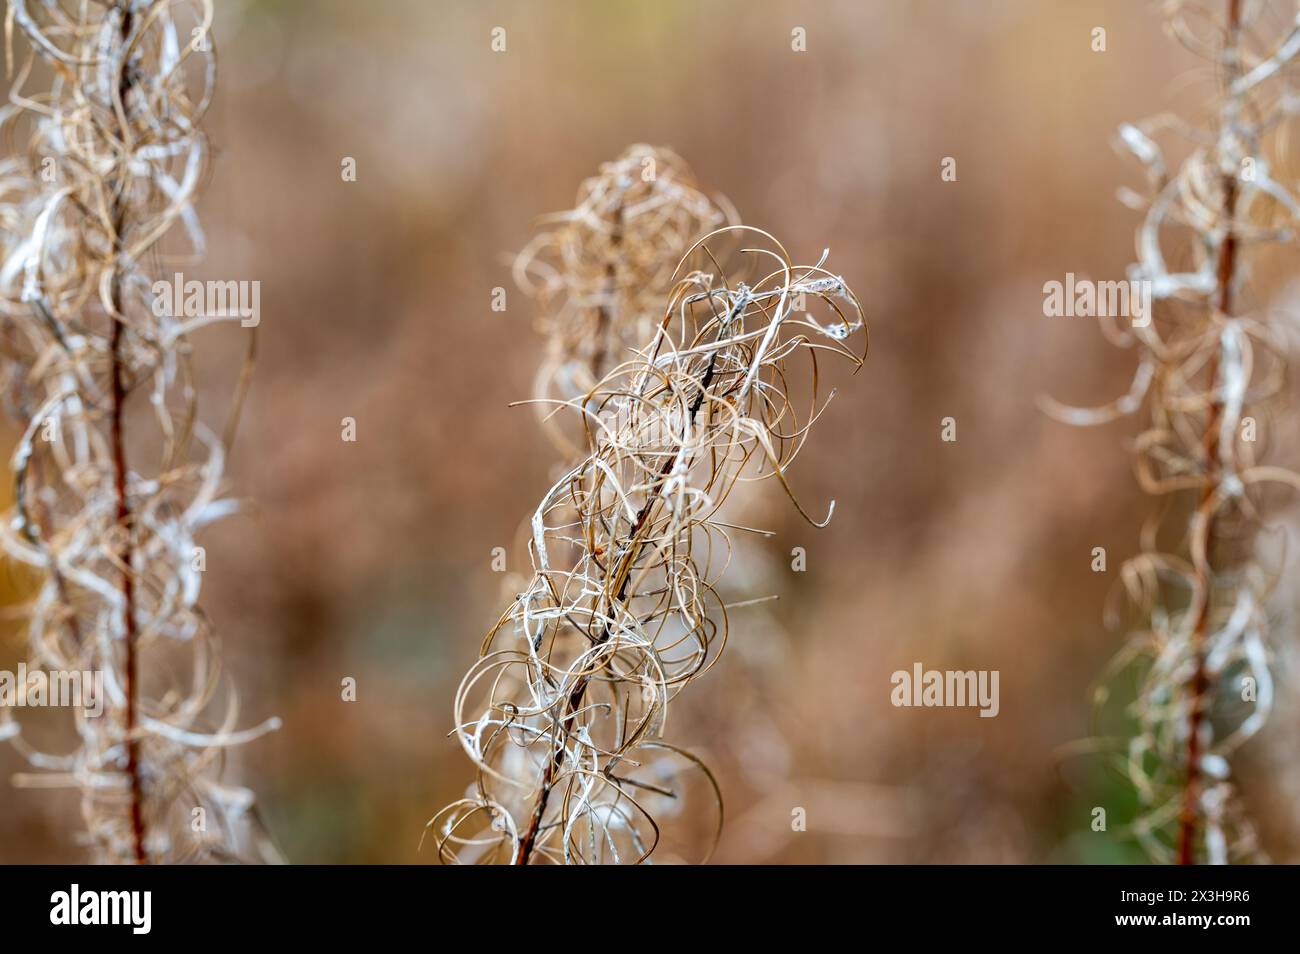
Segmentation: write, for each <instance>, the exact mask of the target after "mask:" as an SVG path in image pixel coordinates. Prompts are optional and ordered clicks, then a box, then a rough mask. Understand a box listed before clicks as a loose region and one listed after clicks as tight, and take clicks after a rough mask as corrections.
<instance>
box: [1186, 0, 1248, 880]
mask: <svg viewBox="0 0 1300 954" xmlns="http://www.w3.org/2000/svg"><path fill="white" fill-rule="evenodd" d="M1227 27H1228V44H1229V47H1228V48H1229V50H1231V51H1232V52H1231V54H1230V57H1229V72H1230V74H1231V73H1233V72H1235V70H1236V51H1235V48H1236V45H1237V36H1238V32H1239V30H1240V27H1241V6H1240V0H1229V3H1228V24H1227ZM1233 78H1234V77H1233V76H1232V75H1229V77H1228V82H1231V81H1232V79H1233ZM1236 207H1237V178H1236V176H1235V175H1225V176H1224V177H1223V219H1224V222H1225V224H1226V232H1225V234H1224V236H1223V242H1222V244H1221V245H1220V246H1219V258H1218V262H1217V263H1216V268H1215V279H1216V284H1217V295H1216V301H1215V308H1216V310H1217V311H1218V313H1219V314H1220V315H1222V316H1224V317H1228V316H1229V315H1230V314H1231V312H1232V283H1233V277H1234V275H1235V273H1236V268H1237V237H1236V235H1235V233H1234V231H1233V218H1234V216H1235V215H1236ZM1208 373H1209V386H1210V389H1211V392H1212V397H1211V400H1210V406H1209V409H1208V411H1207V413H1206V419H1205V442H1204V448H1203V449H1204V456H1205V485H1204V487H1203V488H1202V490H1201V499H1200V504H1199V508H1198V509H1199V511H1200V512H1202V513H1205V514H1206V517H1205V519H1206V527H1205V558H1206V563H1207V564H1209V561H1210V560H1211V558H1212V555H1213V553H1214V539H1215V515H1214V514H1213V513H1208V510H1209V508H1210V506H1211V505H1212V500H1213V498H1214V496H1215V494H1216V493H1217V491H1218V485H1219V480H1220V473H1219V470H1220V468H1219V454H1220V447H1219V428H1220V423H1221V421H1222V418H1223V401H1222V400H1221V399H1220V398H1219V396H1218V393H1217V392H1218V378H1219V353H1218V352H1215V355H1214V358H1213V359H1212V360H1211V362H1210V366H1209V371H1208ZM1197 584H1198V586H1199V590H1200V597H1199V600H1198V602H1197V606H1196V623H1195V626H1194V627H1193V630H1192V651H1193V652H1194V653H1195V655H1196V669H1195V672H1194V673H1193V674H1192V684H1191V700H1190V702H1189V709H1188V719H1187V772H1186V777H1185V779H1184V783H1183V803H1182V808H1181V811H1180V813H1179V825H1178V829H1179V831H1178V863H1179V864H1180V865H1191V864H1195V863H1196V840H1197V832H1198V829H1199V827H1200V826H1199V821H1200V797H1201V784H1202V779H1201V758H1202V753H1201V726H1202V724H1203V723H1204V721H1205V708H1206V697H1207V695H1208V693H1209V688H1210V686H1209V673H1208V672H1207V671H1206V667H1205V655H1206V652H1205V644H1206V639H1207V636H1208V633H1209V627H1210V609H1211V605H1212V596H1213V594H1212V592H1211V590H1212V588H1213V585H1214V579H1213V572H1212V568H1211V567H1209V566H1207V568H1206V569H1204V570H1201V571H1199V572H1198V573H1197Z"/></svg>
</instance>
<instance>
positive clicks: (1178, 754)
mask: <svg viewBox="0 0 1300 954" xmlns="http://www.w3.org/2000/svg"><path fill="white" fill-rule="evenodd" d="M1294 9H1295V8H1293V13H1292V16H1293V17H1294V15H1295V14H1294ZM1247 10H1254V11H1256V12H1261V11H1262V10H1263V8H1262V7H1259V6H1252V5H1244V4H1242V3H1240V2H1238V0H1227V2H1226V11H1227V12H1226V16H1224V17H1221V18H1217V19H1216V18H1215V17H1213V16H1211V15H1210V13H1209V11H1208V10H1207V9H1206V8H1205V7H1203V6H1199V5H1193V4H1190V3H1183V2H1180V0H1173V2H1169V3H1167V4H1166V15H1167V18H1168V19H1167V27H1168V31H1169V32H1170V34H1171V35H1173V36H1174V37H1176V38H1177V39H1179V40H1180V41H1181V42H1182V43H1183V44H1184V45H1185V46H1186V47H1187V48H1188V49H1190V50H1192V51H1193V52H1195V53H1198V54H1199V55H1201V56H1203V57H1205V58H1206V59H1207V60H1209V61H1210V62H1211V63H1212V64H1213V65H1214V67H1215V69H1216V71H1217V75H1218V79H1219V82H1220V84H1221V91H1220V94H1219V96H1218V99H1217V101H1216V103H1215V108H1214V115H1213V117H1212V119H1211V121H1210V123H1209V124H1208V125H1207V126H1206V127H1204V128H1202V127H1198V126H1195V125H1193V124H1191V123H1189V122H1185V121H1183V120H1181V119H1179V118H1176V117H1171V116H1161V117H1157V118H1156V119H1153V120H1149V121H1147V122H1145V123H1141V124H1138V125H1127V126H1124V127H1123V128H1122V129H1121V131H1120V141H1121V144H1122V146H1123V147H1124V148H1125V149H1126V150H1127V151H1129V152H1131V153H1132V154H1133V155H1134V156H1136V157H1137V159H1138V160H1139V161H1141V162H1142V163H1143V165H1144V166H1145V168H1146V172H1147V181H1148V186H1149V191H1148V194H1147V195H1146V196H1145V197H1142V196H1138V195H1136V194H1134V193H1126V194H1125V196H1126V199H1127V201H1128V202H1129V204H1131V205H1133V206H1134V207H1135V208H1138V209H1140V210H1141V211H1143V213H1144V217H1143V221H1142V224H1141V225H1140V227H1139V228H1138V232H1137V251H1138V261H1137V264H1136V265H1135V266H1133V268H1132V275H1131V277H1132V278H1135V279H1140V280H1145V281H1148V282H1150V283H1151V288H1152V296H1153V298H1154V299H1155V300H1156V302H1157V307H1156V308H1155V313H1154V315H1155V316H1154V320H1153V321H1152V322H1151V323H1150V324H1149V325H1148V326H1147V327H1134V328H1133V329H1132V330H1131V332H1130V331H1124V332H1122V333H1121V332H1119V331H1118V330H1117V329H1114V328H1112V329H1110V334H1111V337H1113V338H1114V339H1115V340H1116V341H1117V342H1118V343H1120V344H1123V345H1126V346H1136V348H1137V350H1138V353H1139V363H1138V370H1137V374H1136V377H1135V380H1134V383H1133V386H1132V388H1131V389H1130V391H1129V393H1128V395H1127V396H1125V397H1124V398H1122V399H1121V400H1119V401H1118V402H1116V403H1115V404H1113V405H1111V406H1109V407H1105V408H1099V409H1096V410H1090V411H1084V410H1075V409H1070V408H1065V407H1063V406H1061V405H1059V404H1056V403H1055V402H1049V406H1048V410H1049V411H1050V412H1051V413H1053V414H1054V415H1055V416H1057V417H1060V418H1061V419H1063V420H1065V421H1067V422H1071V423H1075V424H1081V425H1089V424H1097V423H1103V422H1105V421H1109V420H1113V419H1115V418H1117V417H1119V416H1122V415H1137V416H1139V417H1140V418H1141V419H1142V421H1143V430H1142V433H1141V434H1139V436H1138V438H1137V440H1136V443H1135V450H1136V454H1137V475H1138V479H1139V481H1140V483H1141V486H1142V487H1143V489H1144V490H1145V491H1146V492H1148V493H1150V494H1153V495H1157V496H1160V497H1164V498H1166V501H1167V504H1168V505H1167V506H1165V507H1164V508H1163V510H1162V515H1163V516H1162V519H1161V520H1160V521H1156V522H1153V523H1152V525H1151V526H1149V527H1148V528H1147V530H1146V532H1145V533H1144V534H1143V549H1144V552H1143V553H1141V554H1140V555H1139V556H1137V557H1135V558H1134V559H1132V560H1130V561H1128V562H1127V563H1126V564H1125V565H1124V567H1123V570H1122V575H1121V579H1122V584H1123V591H1124V594H1125V596H1126V597H1127V602H1128V604H1129V606H1130V609H1131V611H1132V614H1133V615H1134V617H1135V619H1136V620H1137V623H1136V626H1135V628H1134V631H1133V633H1132V636H1131V638H1130V640H1129V642H1128V644H1127V645H1126V647H1125V648H1124V650H1123V651H1122V652H1121V653H1120V654H1119V655H1118V656H1117V657H1116V659H1115V660H1114V661H1113V663H1112V665H1111V668H1110V670H1109V671H1108V673H1107V676H1106V679H1107V680H1110V679H1113V678H1115V677H1116V676H1117V675H1118V673H1119V672H1121V671H1125V670H1130V669H1133V670H1134V671H1136V672H1137V674H1138V688H1137V699H1136V702H1135V703H1134V706H1133V713H1132V714H1133V716H1134V718H1135V719H1136V724H1137V731H1136V734H1135V735H1134V736H1133V737H1132V738H1131V740H1129V742H1128V745H1127V751H1126V753H1125V756H1124V758H1123V759H1122V767H1123V769H1124V771H1125V772H1126V774H1127V776H1128V777H1129V778H1130V779H1131V781H1132V783H1133V785H1134V786H1135V787H1136V790H1137V793H1138V795H1139V798H1140V802H1141V804H1142V806H1143V813H1142V814H1141V815H1140V816H1139V817H1138V819H1137V820H1136V821H1135V822H1134V825H1133V832H1134V834H1135V836H1136V837H1137V838H1138V839H1139V841H1140V842H1141V843H1142V844H1143V845H1144V846H1145V847H1146V849H1147V850H1148V851H1149V853H1150V854H1151V856H1152V857H1153V858H1155V859H1157V860H1161V861H1175V860H1176V861H1179V862H1181V863H1184V864H1188V863H1195V862H1198V861H1209V862H1215V863H1225V862H1229V861H1235V860H1249V859H1252V858H1254V857H1256V856H1257V844H1256V837H1255V833H1254V831H1253V829H1252V826H1251V825H1250V823H1249V821H1248V820H1247V819H1246V818H1245V817H1244V814H1243V813H1242V811H1241V809H1240V807H1239V805H1238V802H1237V799H1236V797H1235V794H1236V793H1235V788H1234V784H1233V782H1232V780H1231V772H1230V765H1229V758H1230V756H1231V754H1232V753H1233V752H1234V751H1235V750H1236V749H1237V748H1238V747H1239V746H1240V745H1241V744H1242V743H1243V742H1245V741H1246V740H1247V739H1249V738H1250V737H1251V736H1253V735H1254V734H1255V733H1257V732H1258V731H1259V730H1260V728H1261V727H1262V726H1263V724H1264V722H1265V720H1266V719H1267V718H1268V714H1269V711H1270V709H1271V707H1272V699H1273V684H1272V678H1271V675H1270V670H1269V659H1270V651H1269V643H1268V619H1267V616H1266V613H1265V603H1266V600H1267V596H1268V588H1269V586H1270V582H1271V581H1270V576H1271V574H1270V573H1269V572H1267V571H1266V570H1265V568H1264V567H1263V566H1262V565H1261V561H1260V559H1259V555H1258V551H1257V546H1256V538H1257V536H1258V532H1259V529H1260V526H1261V522H1260V520H1261V517H1260V515H1261V512H1262V509H1263V504H1264V499H1263V495H1264V493H1265V490H1266V488H1267V485H1269V484H1273V483H1282V484H1286V485H1290V486H1292V487H1296V488H1300V478H1298V477H1297V476H1296V475H1295V474H1293V473H1291V472H1289V471H1286V470H1283V469H1281V468H1278V467H1272V466H1266V465H1262V464H1260V463H1259V462H1258V461H1257V460H1256V457H1255V447H1256V443H1257V441H1258V439H1259V437H1258V435H1257V434H1252V433H1250V432H1249V430H1248V429H1247V427H1249V428H1255V429H1258V430H1262V429H1263V428H1264V426H1265V424H1266V421H1267V415H1268V414H1269V411H1270V407H1271V405H1273V404H1275V403H1277V401H1278V399H1279V398H1281V397H1282V396H1283V395H1282V394H1281V391H1282V383H1283V371H1284V363H1285V347H1284V342H1283V338H1282V334H1281V332H1280V330H1279V329H1277V328H1275V327H1272V326H1270V325H1269V324H1268V321H1267V317H1266V315H1265V314H1264V312H1263V309H1260V308H1258V307H1257V306H1256V304H1255V303H1253V302H1251V301H1250V300H1249V299H1248V296H1247V292H1248V288H1247V285H1246V278H1247V277H1248V275H1249V265H1250V261H1251V260H1252V255H1251V253H1252V251H1253V250H1254V249H1255V247H1256V246H1258V245H1260V244H1261V243H1269V242H1285V241H1290V240H1291V239H1292V238H1293V237H1294V228H1295V224H1296V219H1297V216H1300V206H1298V205H1297V201H1296V198H1295V196H1294V195H1293V194H1292V192H1291V190H1290V189H1288V188H1287V187H1286V186H1284V185H1283V184H1282V183H1281V182H1279V181H1277V180H1276V179H1274V178H1273V176H1272V174H1271V168H1270V164H1269V161H1268V154H1269V151H1270V150H1269V148H1268V145H1267V140H1268V139H1269V137H1270V135H1271V134H1272V133H1274V132H1276V130H1277V129H1278V128H1279V124H1280V123H1281V121H1282V120H1284V119H1285V118H1287V117H1288V116H1289V115H1291V114H1292V113H1293V112H1295V111H1296V108H1297V104H1298V101H1297V100H1296V98H1295V95H1294V90H1293V89H1292V85H1291V81H1292V68H1291V64H1292V62H1293V60H1294V57H1295V55H1296V53H1297V52H1298V51H1300V26H1298V25H1297V24H1300V20H1295V19H1293V21H1292V22H1291V23H1290V24H1288V26H1287V32H1285V33H1283V34H1282V35H1279V34H1278V32H1277V31H1276V30H1273V29H1269V24H1267V23H1265V22H1262V20H1263V17H1262V14H1261V22H1255V21H1253V20H1248V19H1247V18H1246V14H1247ZM1166 133H1168V134H1173V135H1174V136H1175V137H1177V138H1181V140H1182V141H1183V142H1184V143H1185V146H1184V149H1185V151H1186V153H1187V154H1186V158H1184V159H1183V160H1182V161H1181V163H1180V164H1179V163H1174V162H1171V161H1170V160H1168V159H1166V157H1165V152H1164V149H1163V148H1162V147H1161V146H1160V145H1159V144H1158V143H1157V139H1158V138H1159V137H1160V135H1161V134H1166ZM1172 239H1178V240H1181V241H1183V242H1184V243H1185V244H1186V245H1187V246H1188V247H1190V249H1191V252H1192V264H1191V267H1190V268H1188V269H1186V270H1183V271H1178V270H1175V269H1174V268H1172V267H1171V266H1170V265H1169V260H1170V258H1171V257H1172V256H1173V254H1174V253H1167V251H1166V250H1167V249H1169V248H1170V247H1171V246H1172ZM1243 425H1247V427H1244V426H1243ZM1184 516H1185V517H1186V520H1187V525H1186V527H1185V529H1184V530H1183V531H1182V532H1181V533H1178V534H1177V537H1178V539H1179V549H1177V550H1176V551H1175V552H1165V551H1164V550H1163V549H1162V547H1163V541H1164V539H1165V537H1167V536H1169V535H1168V534H1166V533H1163V532H1162V531H1163V530H1164V529H1165V526H1164V525H1167V524H1169V523H1171V519H1170V518H1174V517H1177V518H1182V517H1184Z"/></svg>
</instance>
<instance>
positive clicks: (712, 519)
mask: <svg viewBox="0 0 1300 954" xmlns="http://www.w3.org/2000/svg"><path fill="white" fill-rule="evenodd" d="M742 230H744V231H751V232H755V233H757V234H759V235H761V236H763V237H764V238H765V239H767V240H769V241H770V242H771V247H766V248H755V249H746V250H743V252H742V254H746V255H752V256H753V257H754V260H755V261H757V262H760V263H762V262H774V263H775V267H774V268H773V269H772V270H771V271H767V272H766V274H763V275H762V277H761V278H758V279H757V280H756V281H753V282H752V283H743V282H742V283H737V284H735V285H734V287H733V285H732V283H731V282H730V281H728V280H727V279H726V277H725V276H721V277H717V278H715V277H714V276H713V275H712V274H709V273H706V272H703V271H698V270H697V271H690V272H689V273H686V274H685V277H683V278H681V279H680V280H678V281H677V282H676V283H675V284H674V286H673V287H672V289H671V291H670V292H669V295H668V297H667V304H666V307H665V308H664V309H663V311H662V313H661V317H660V320H659V323H658V324H657V326H656V327H655V328H654V330H653V333H652V336H651V337H650V338H649V339H648V341H647V343H646V344H644V345H643V346H642V347H641V348H640V349H637V350H636V351H634V352H633V353H632V355H631V357H629V358H628V359H626V360H624V361H622V362H620V363H619V364H617V365H616V366H614V367H613V368H611V370H610V371H609V372H608V373H607V374H606V375H605V376H604V378H603V379H602V380H601V381H600V382H599V383H598V384H596V385H595V386H594V387H592V388H591V389H590V390H589V391H588V392H587V393H585V394H583V395H580V396H578V397H575V398H573V399H571V400H569V401H567V402H565V403H566V406H567V407H568V408H569V409H570V410H571V412H572V413H574V414H575V415H576V416H577V417H578V418H579V419H580V420H581V421H582V422H583V427H584V429H585V432H586V436H587V443H588V445H589V447H590V453H589V454H588V455H587V456H586V457H585V458H584V459H583V460H582V461H581V462H579V463H577V464H576V465H574V466H573V467H571V468H570V469H569V470H568V471H567V472H566V473H565V474H564V475H563V476H562V477H561V478H560V479H559V480H558V481H557V482H556V483H555V485H554V486H552V487H551V489H550V490H549V491H548V492H547V493H546V495H545V496H544V497H543V499H542V501H541V503H540V505H539V506H538V508H537V510H536V511H535V513H534V515H533V519H532V540H531V542H530V556H531V559H532V563H533V567H534V574H533V577H532V579H531V581H530V582H529V583H528V585H527V588H526V590H525V591H524V592H523V593H521V594H520V595H519V596H518V598H517V599H516V600H515V601H514V602H513V603H512V605H511V606H510V608H509V609H508V610H507V611H506V612H505V613H504V614H503V615H502V617H501V618H500V619H499V620H498V622H497V624H496V625H495V626H493V627H492V629H491V630H490V631H489V632H488V634H487V636H486V638H485V639H484V642H483V648H482V653H481V658H480V659H479V661H478V662H477V663H476V664H475V665H474V667H473V668H472V669H471V670H470V672H469V673H468V674H467V675H466V677H465V679H464V680H463V682H462V684H461V686H460V689H459V690H458V692H457V696H456V703H455V722H456V729H455V732H456V734H457V736H458V737H459V739H460V742H461V744H462V746H463V747H464V749H465V751H466V752H467V753H468V754H469V756H470V758H471V759H472V760H473V762H474V764H475V766H476V768H477V778H476V781H475V783H474V785H473V786H472V788H471V791H470V792H469V794H468V795H467V796H466V797H465V798H463V799H460V800H458V801H456V802H454V803H452V804H451V805H449V806H447V807H446V808H445V809H443V810H442V811H441V812H439V813H438V814H437V815H436V816H434V818H433V819H431V820H430V822H429V828H430V829H432V830H434V831H435V832H436V834H437V839H438V851H439V856H440V857H441V858H442V859H443V860H444V861H450V860H454V861H464V862H477V863H496V862H504V863H515V864H527V863H529V862H532V861H549V862H564V863H588V864H600V863H621V862H640V861H644V860H646V859H647V858H649V857H650V855H651V853H652V852H653V850H654V848H655V845H656V843H657V840H658V833H659V827H658V825H657V823H656V816H657V815H660V814H664V813H670V812H673V811H675V810H678V809H679V808H680V802H681V799H680V791H681V788H682V787H683V785H684V784H685V779H686V777H687V776H689V775H692V774H696V773H699V774H701V775H703V777H704V778H705V779H706V781H707V783H708V784H709V785H711V786H712V788H713V792H714V794H715V795H717V790H716V786H714V785H713V784H712V776H711V775H709V773H708V770H707V768H705V767H704V766H703V764H702V763H700V762H699V761H698V760H697V759H696V758H695V757H693V756H691V755H690V754H689V753H687V752H685V751H683V750H682V749H680V748H677V747H675V746H673V745H671V744H670V743H667V742H665V741H663V727H664V720H665V716H666V712H667V706H668V702H669V701H670V699H672V698H673V697H674V696H675V695H676V694H677V692H679V691H680V690H681V689H682V688H683V687H684V686H685V685H686V684H687V683H689V682H691V681H692V680H693V679H695V678H697V677H698V676H700V675H702V674H703V673H704V672H706V671H707V670H708V668H709V667H710V666H711V665H712V663H713V662H714V661H715V660H716V658H717V655H718V653H719V652H720V651H721V649H722V647H723V645H724V644H725V642H726V637H727V631H728V625H727V606H726V605H725V604H724V602H723V601H722V599H721V598H720V597H719V595H718V593H717V590H716V586H717V584H718V581H719V577H720V576H721V574H722V572H723V571H724V570H725V567H726V564H727V562H728V559H729V554H730V552H731V531H733V530H744V529H745V528H742V527H737V526H736V525H734V524H731V523H727V522H725V521H724V520H723V519H722V517H721V515H720V512H719V511H720V508H721V507H722V506H723V504H724V503H725V501H726V499H727V497H728V495H729V494H730V492H731V491H732V489H733V488H734V487H735V486H736V483H737V481H739V480H742V479H775V480H777V481H778V482H779V483H780V484H781V486H782V487H783V488H784V489H785V490H786V492H787V493H790V488H789V485H788V484H787V482H786V477H785V471H786V468H787V467H788V466H789V464H790V462H791V461H792V460H793V459H794V458H795V456H796V455H797V454H798V452H799V450H800V448H801V447H802V446H803V442H804V440H805V438H806V437H807V433H808V428H809V427H810V426H811V424H812V423H813V421H815V420H816V419H817V417H818V415H819V414H820V412H821V409H822V408H823V407H824V406H825V404H824V401H823V400H822V399H821V397H820V396H819V395H820V390H819V387H818V385H819V376H818V352H820V351H827V352H830V353H833V354H837V355H841V356H844V357H846V358H848V359H849V360H850V361H851V362H852V363H853V364H854V366H855V367H857V366H860V365H861V364H862V361H863V357H864V356H865V353H866V352H865V328H864V325H863V321H862V310H861V307H860V305H859V303H858V301H857V299H856V297H855V296H854V295H853V293H852V292H851V291H850V290H849V288H848V287H847V286H846V285H845V283H844V281H843V280H842V279H840V278H839V277H837V276H835V275H833V274H831V273H830V272H828V271H826V270H825V268H823V267H822V266H823V264H824V258H825V256H823V261H821V262H819V263H818V264H816V265H810V266H796V265H794V264H793V263H792V261H791V259H790V256H789V255H788V254H787V253H786V251H785V249H784V248H782V247H781V246H780V244H779V243H777V242H775V240H773V239H771V236H768V235H767V233H764V232H761V231H760V230H757V229H748V228H746V227H742V226H735V227H730V228H725V229H721V230H719V231H718V232H716V233H711V234H710V235H708V236H705V237H704V238H703V239H700V240H699V241H698V242H697V243H696V246H695V247H694V248H692V249H688V250H687V255H685V256H684V257H683V264H685V263H686V262H687V261H689V260H690V259H691V257H692V255H693V254H695V253H696V252H697V250H698V251H700V252H702V253H703V254H704V255H706V256H707V257H708V259H710V260H713V259H714V256H713V255H712V254H711V253H710V252H709V249H708V243H709V242H710V241H716V240H719V239H723V240H726V239H728V238H730V237H731V236H732V235H733V234H735V233H737V232H740V231H742ZM764 268H766V266H764ZM797 299H802V300H803V301H804V302H805V303H807V304H819V305H820V306H822V307H824V308H825V309H828V313H829V314H830V315H831V316H832V317H831V318H829V319H825V320H826V321H827V323H826V324H822V323H819V322H818V321H817V320H816V318H815V317H813V315H812V314H796V313H795V308H794V306H795V303H796V300H797ZM859 331H862V332H863V340H864V345H863V353H862V355H861V356H860V355H858V354H856V353H855V352H854V351H853V350H851V349H850V348H849V347H848V345H847V343H846V342H847V340H848V339H850V338H851V337H852V336H853V335H855V334H856V333H858V332H859ZM800 356H803V357H807V358H808V359H809V378H808V380H807V382H806V383H807V388H806V390H807V391H808V392H809V396H808V400H809V401H810V403H811V407H810V409H809V410H808V412H807V413H806V414H803V413H800V412H799V411H798V409H797V408H796V406H795V403H794V398H792V396H791V388H792V387H797V386H798V385H800V384H802V383H804V382H803V381H802V378H801V377H795V373H796V372H795V370H794V368H793V367H792V366H791V362H792V359H794V358H796V357H800ZM832 394H833V392H832ZM827 400H829V397H828V398H827ZM791 500H792V501H794V497H793V495H792V494H791ZM795 506H796V507H798V508H799V512H800V513H801V514H803V515H804V516H805V517H807V518H808V519H809V520H810V521H812V522H814V523H817V525H818V526H824V525H825V521H822V522H817V521H813V520H812V518H811V517H808V515H807V513H806V512H805V511H804V510H803V509H802V507H799V505H798V503H797V501H796V502H795ZM832 509H833V505H832ZM827 520H829V514H828V516H827ZM718 811H719V819H718V820H719V825H720V824H721V801H720V799H719V802H718Z"/></svg>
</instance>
